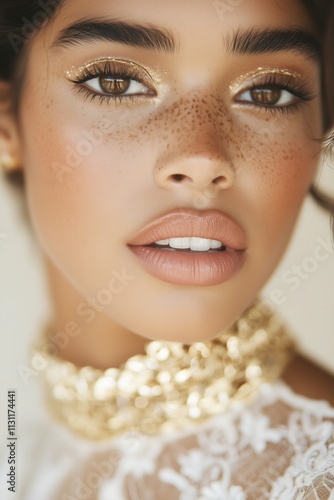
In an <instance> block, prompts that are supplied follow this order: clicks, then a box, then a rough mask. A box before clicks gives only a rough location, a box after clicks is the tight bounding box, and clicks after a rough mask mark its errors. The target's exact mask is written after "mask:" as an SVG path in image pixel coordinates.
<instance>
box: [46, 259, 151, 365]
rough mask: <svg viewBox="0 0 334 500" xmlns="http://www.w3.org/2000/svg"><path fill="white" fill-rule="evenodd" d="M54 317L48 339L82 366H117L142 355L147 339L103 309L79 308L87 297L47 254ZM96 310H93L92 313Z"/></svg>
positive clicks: (73, 361)
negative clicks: (111, 316)
mask: <svg viewBox="0 0 334 500" xmlns="http://www.w3.org/2000/svg"><path fill="white" fill-rule="evenodd" d="M45 265H46V270H47V275H48V278H49V285H50V293H51V300H52V304H53V317H52V320H51V322H50V329H49V340H50V342H51V343H52V344H55V345H56V346H57V348H58V350H57V354H58V356H59V357H61V358H63V359H65V360H67V361H70V362H72V363H74V364H76V365H79V366H86V365H89V366H93V367H95V368H99V369H107V368H110V367H115V368H118V367H119V366H120V365H121V364H122V363H123V362H124V361H126V360H127V359H128V358H129V357H131V356H134V355H135V354H143V353H144V352H145V351H144V346H145V344H146V343H147V342H148V340H147V339H145V338H143V337H140V336H138V335H136V334H134V333H132V332H130V331H129V330H127V329H125V328H123V327H122V326H120V325H118V324H117V323H115V322H114V321H112V319H110V318H109V317H108V316H106V315H105V314H104V313H103V312H102V311H99V310H96V309H94V306H93V305H92V307H91V309H90V311H91V314H89V312H88V311H89V310H88V308H86V309H84V308H80V304H83V303H84V302H85V297H83V296H82V294H80V292H78V291H77V290H76V289H75V288H74V287H72V286H71V284H70V283H69V282H68V281H67V280H66V279H65V278H64V277H63V275H62V274H61V272H60V271H59V270H58V269H57V268H56V267H55V266H54V264H53V263H52V262H51V261H50V260H49V259H48V258H47V257H46V258H45ZM93 312H94V313H93Z"/></svg>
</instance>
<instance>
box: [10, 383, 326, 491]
mask: <svg viewBox="0 0 334 500" xmlns="http://www.w3.org/2000/svg"><path fill="white" fill-rule="evenodd" d="M152 418H154V416H152ZM33 437H34V440H33V439H32V442H33V443H34V451H33V453H34V455H33V456H34V460H33V463H32V462H31V459H30V462H29V460H28V458H27V457H28V454H29V455H30V454H31V453H32V450H31V448H30V450H29V451H28V448H27V450H26V451H25V454H26V457H22V458H21V464H22V463H24V468H25V471H24V472H25V473H24V478H21V479H22V480H21V481H20V489H21V491H20V492H19V497H18V498H20V499H24V500H37V499H43V500H85V499H90V500H160V499H168V500H245V499H247V500H259V499H268V498H269V499H273V500H274V499H279V500H300V499H308V500H327V499H330V500H333V499H334V409H333V408H331V407H330V406H329V405H328V403H326V402H319V401H313V400H310V399H306V398H303V397H300V396H297V395H296V394H294V393H293V392H292V391H291V390H290V389H289V388H288V387H287V386H286V385H285V384H284V383H282V382H276V383H275V384H272V385H269V384H268V385H266V386H264V387H263V389H262V390H261V392H260V394H259V396H258V397H257V399H256V400H255V401H254V402H253V403H251V404H248V405H245V404H240V405H238V406H236V407H234V408H233V409H231V410H230V411H228V412H225V413H223V414H221V415H219V416H216V417H213V418H211V419H209V420H208V421H206V422H205V423H204V424H201V425H197V426H196V425H195V426H193V427H192V428H188V429H187V430H185V431H182V432H181V431H180V432H172V433H166V434H159V435H156V436H147V435H141V434H138V433H124V434H123V435H121V436H120V437H118V438H117V439H114V440H111V441H108V442H105V443H92V442H88V441H85V440H83V439H81V438H78V437H76V436H74V435H73V434H72V433H71V432H70V431H68V430H67V429H66V428H63V427H62V426H61V425H59V424H58V423H57V422H54V421H52V420H50V419H49V421H48V422H47V423H45V424H44V429H43V430H42V429H39V442H38V443H37V442H36V434H35V435H34V436H33ZM30 456H31V455H30ZM25 460H26V461H25ZM22 468H23V467H22ZM20 474H21V476H22V470H21V471H20Z"/></svg>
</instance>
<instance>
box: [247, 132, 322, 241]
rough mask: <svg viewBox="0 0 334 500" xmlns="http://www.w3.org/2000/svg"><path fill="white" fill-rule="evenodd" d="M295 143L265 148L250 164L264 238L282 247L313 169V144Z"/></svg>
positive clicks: (314, 148)
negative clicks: (278, 242) (274, 240)
mask: <svg viewBox="0 0 334 500" xmlns="http://www.w3.org/2000/svg"><path fill="white" fill-rule="evenodd" d="M295 142H296V144H290V145H288V146H287V145H286V143H285V141H283V142H278V143H277V145H275V147H273V146H270V145H267V146H268V147H267V148H263V150H262V151H258V152H257V154H256V157H255V158H254V160H253V162H254V163H255V165H256V167H254V169H252V172H253V174H254V176H255V177H256V179H257V180H255V179H254V191H255V192H256V205H255V206H256V207H257V208H256V210H257V212H258V213H257V215H258V216H259V218H260V219H259V220H261V221H262V228H263V232H264V234H266V235H267V236H270V237H271V238H273V239H277V238H280V239H281V241H282V244H284V242H285V241H286V239H287V238H288V237H289V236H290V233H291V231H292V228H293V226H294V223H295V220H296V217H297V215H298V213H299V209H300V207H301V204H302V202H303V200H304V198H305V196H306V194H307V192H308V189H309V186H310V184H311V183H312V179H313V177H314V174H315V170H316V165H317V160H316V159H315V158H314V157H315V155H316V153H317V149H316V146H315V144H314V143H312V142H311V141H310V140H305V141H299V142H297V141H295ZM256 159H257V161H256ZM248 189H251V187H250V183H249V184H248Z"/></svg>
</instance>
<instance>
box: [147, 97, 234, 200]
mask: <svg viewBox="0 0 334 500" xmlns="http://www.w3.org/2000/svg"><path fill="white" fill-rule="evenodd" d="M210 104H211V105H210V106H209V103H208V101H207V100H206V101H204V103H203V101H202V104H201V106H200V107H199V106H198V105H197V106H196V108H194V106H191V104H189V101H188V105H187V104H185V103H184V100H183V112H182V113H176V114H174V116H171V117H170V119H169V120H168V122H169V123H168V122H167V121H166V122H165V140H164V141H162V142H161V150H160V155H159V157H158V158H157V161H156V164H155V169H154V177H155V181H156V183H157V184H158V185H159V186H160V187H162V188H164V189H174V188H175V187H176V186H177V187H178V189H180V187H184V188H185V189H188V190H189V189H193V190H196V191H198V190H203V189H205V188H208V187H213V186H214V187H215V190H216V191H219V190H226V189H230V188H231V187H232V186H233V184H234V182H235V176H236V173H235V168H234V165H233V162H232V160H231V158H230V157H229V151H228V143H229V141H228V138H227V136H226V134H227V133H228V132H227V130H226V127H225V130H224V127H222V126H221V119H222V114H221V113H220V114H219V115H220V116H219V118H220V124H218V120H217V113H214V112H213V111H212V108H213V107H214V104H213V103H212V102H211V103H210ZM167 114H168V113H167ZM225 118H226V117H225ZM226 122H228V120H227V118H226ZM167 137H168V139H166V138H167ZM166 142H167V143H168V146H167V147H166Z"/></svg>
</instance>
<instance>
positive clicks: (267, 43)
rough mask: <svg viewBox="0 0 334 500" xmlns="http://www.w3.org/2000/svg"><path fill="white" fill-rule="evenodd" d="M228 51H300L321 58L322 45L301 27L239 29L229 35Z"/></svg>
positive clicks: (258, 52) (239, 52) (262, 52)
mask: <svg viewBox="0 0 334 500" xmlns="http://www.w3.org/2000/svg"><path fill="white" fill-rule="evenodd" d="M225 47H226V49H227V51H228V52H232V53H238V54H265V53H273V52H280V51H298V52H300V53H301V54H303V55H306V56H307V57H308V58H310V59H313V60H314V59H315V60H317V59H319V56H320V55H321V46H320V44H319V43H318V41H317V40H316V39H315V38H314V37H313V36H312V35H311V34H310V33H308V32H307V31H304V30H302V29H301V28H297V27H296V28H282V29H269V28H266V29H262V30H260V29H255V30H254V29H250V30H247V31H243V32H241V31H237V32H235V33H234V34H233V35H232V36H229V37H227V40H226V42H225Z"/></svg>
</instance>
